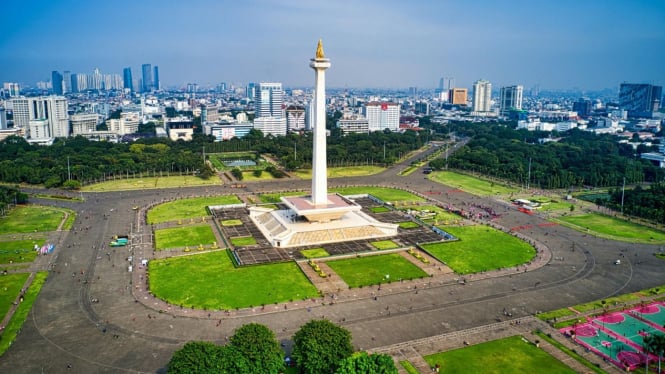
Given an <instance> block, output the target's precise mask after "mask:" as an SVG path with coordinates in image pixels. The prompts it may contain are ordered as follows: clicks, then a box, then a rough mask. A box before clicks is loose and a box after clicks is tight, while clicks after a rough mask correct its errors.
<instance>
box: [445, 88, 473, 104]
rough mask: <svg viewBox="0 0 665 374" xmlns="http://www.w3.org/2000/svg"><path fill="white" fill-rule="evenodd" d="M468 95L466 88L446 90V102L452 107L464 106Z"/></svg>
mask: <svg viewBox="0 0 665 374" xmlns="http://www.w3.org/2000/svg"><path fill="white" fill-rule="evenodd" d="M468 95H469V94H468V90H467V89H466V88H451V89H449V90H448V102H450V103H451V104H453V105H466V104H467V100H468Z"/></svg>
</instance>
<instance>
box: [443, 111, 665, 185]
mask: <svg viewBox="0 0 665 374" xmlns="http://www.w3.org/2000/svg"><path fill="white" fill-rule="evenodd" d="M451 128H453V129H454V131H455V132H456V133H457V134H460V135H464V136H468V137H470V138H472V140H470V141H469V142H468V143H467V144H466V145H465V146H464V147H462V148H461V149H460V150H458V151H457V152H455V153H454V154H453V155H452V156H450V157H449V159H448V165H447V166H448V167H451V168H456V169H461V170H468V171H473V172H478V173H482V174H486V175H491V176H494V177H497V178H502V179H505V180H509V181H511V182H514V183H517V184H522V185H529V186H532V187H538V188H545V189H557V188H571V187H581V186H591V187H609V186H617V185H620V184H621V183H622V182H623V178H626V183H629V184H635V183H643V182H657V181H661V180H663V176H664V172H663V170H662V169H661V168H659V167H657V166H655V165H652V164H651V163H649V162H648V161H646V160H643V159H640V158H639V155H638V154H636V153H635V150H633V148H632V146H631V145H629V144H620V143H618V141H617V138H616V136H613V135H596V134H594V133H590V132H586V131H580V130H577V129H575V130H572V131H570V132H568V133H566V134H565V136H564V135H559V134H554V135H552V134H550V133H546V132H536V131H526V130H514V129H512V128H510V127H509V126H506V125H505V124H474V123H456V124H454V125H451ZM551 136H554V137H557V136H560V137H561V138H560V139H558V141H551V142H545V143H543V144H541V143H540V142H539V139H547V138H550V137H551ZM644 150H645V151H646V150H648V149H644ZM430 166H431V167H432V168H434V169H442V168H443V167H445V166H446V161H445V160H443V159H437V160H433V161H432V162H431V163H430Z"/></svg>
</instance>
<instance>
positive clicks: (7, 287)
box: [0, 273, 30, 321]
mask: <svg viewBox="0 0 665 374" xmlns="http://www.w3.org/2000/svg"><path fill="white" fill-rule="evenodd" d="M29 275H30V273H16V274H7V275H2V276H0V321H1V320H2V319H3V318H5V314H7V312H8V311H9V309H10V308H11V306H12V303H13V302H14V300H15V299H16V297H17V296H18V294H19V292H21V287H23V284H25V281H26V280H27V279H28V276H29Z"/></svg>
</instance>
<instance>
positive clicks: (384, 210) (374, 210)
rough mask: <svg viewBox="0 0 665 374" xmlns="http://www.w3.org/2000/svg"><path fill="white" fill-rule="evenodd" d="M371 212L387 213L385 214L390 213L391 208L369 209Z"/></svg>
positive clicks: (378, 207)
mask: <svg viewBox="0 0 665 374" xmlns="http://www.w3.org/2000/svg"><path fill="white" fill-rule="evenodd" d="M369 210H370V211H371V212H372V213H385V212H390V208H387V207H385V206H373V207H371V208H369Z"/></svg>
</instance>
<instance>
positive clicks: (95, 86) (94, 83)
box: [88, 68, 104, 90]
mask: <svg viewBox="0 0 665 374" xmlns="http://www.w3.org/2000/svg"><path fill="white" fill-rule="evenodd" d="M88 89H92V90H103V89H104V76H103V75H102V72H100V71H99V69H98V68H95V70H94V71H93V72H92V75H89V76H88Z"/></svg>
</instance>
